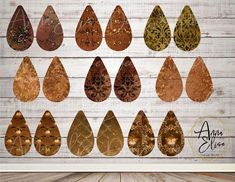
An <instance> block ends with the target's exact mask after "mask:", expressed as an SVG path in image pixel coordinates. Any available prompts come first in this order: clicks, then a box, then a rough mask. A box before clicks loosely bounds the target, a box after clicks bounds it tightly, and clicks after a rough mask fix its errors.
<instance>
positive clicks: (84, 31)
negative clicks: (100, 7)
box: [75, 5, 102, 51]
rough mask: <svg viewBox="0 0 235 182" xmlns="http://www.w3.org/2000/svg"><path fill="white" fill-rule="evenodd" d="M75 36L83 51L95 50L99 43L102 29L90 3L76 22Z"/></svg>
mask: <svg viewBox="0 0 235 182" xmlns="http://www.w3.org/2000/svg"><path fill="white" fill-rule="evenodd" d="M75 38H76V42H77V45H78V46H79V47H80V48H81V49H83V50H85V51H92V50H95V49H97V48H98V47H99V46H100V44H101V41H102V29H101V27H100V23H99V21H98V19H97V17H96V15H95V12H94V10H93V9H92V7H91V6H90V5H88V6H87V7H86V9H85V10H84V12H83V14H82V16H81V18H80V21H79V22H78V25H77V29H76V33H75Z"/></svg>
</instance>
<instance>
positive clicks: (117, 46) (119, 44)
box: [105, 6, 132, 51]
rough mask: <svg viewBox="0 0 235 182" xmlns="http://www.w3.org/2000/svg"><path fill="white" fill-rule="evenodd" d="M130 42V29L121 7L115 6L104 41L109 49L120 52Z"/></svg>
mask: <svg viewBox="0 0 235 182" xmlns="http://www.w3.org/2000/svg"><path fill="white" fill-rule="evenodd" d="M131 40H132V32H131V27H130V24H129V22H128V19H127V17H126V15H125V13H124V11H123V10H122V8H121V6H116V8H115V9H114V11H113V13H112V15H111V17H110V19H109V22H108V25H107V27H106V30H105V41H106V44H107V45H108V46H109V48H110V49H112V50H115V51H122V50H124V49H126V48H127V47H129V45H130V44H131Z"/></svg>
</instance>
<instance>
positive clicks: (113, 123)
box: [97, 111, 124, 156]
mask: <svg viewBox="0 0 235 182" xmlns="http://www.w3.org/2000/svg"><path fill="white" fill-rule="evenodd" d="M123 144H124V138H123V134H122V130H121V128H120V125H119V123H118V121H117V119H116V117H115V115H114V113H113V112H112V111H108V113H107V114H106V116H105V118H104V121H103V122H102V124H101V126H100V129H99V132H98V135H97V146H98V148H99V150H100V152H101V153H102V154H104V155H106V156H115V155H117V154H118V153H119V152H120V151H121V150H122V148H123Z"/></svg>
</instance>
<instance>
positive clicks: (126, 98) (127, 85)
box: [114, 57, 141, 102]
mask: <svg viewBox="0 0 235 182" xmlns="http://www.w3.org/2000/svg"><path fill="white" fill-rule="evenodd" d="M114 91H115V94H116V96H117V97H118V98H119V99H120V100H121V101H123V102H131V101H134V100H135V99H137V98H138V96H139V95H140V91H141V83H140V78H139V75H138V72H137V71H136V69H135V66H134V64H133V63H132V61H131V58H130V57H125V59H124V61H123V63H122V65H121V67H120V68H119V71H118V73H117V76H116V79H115V82H114Z"/></svg>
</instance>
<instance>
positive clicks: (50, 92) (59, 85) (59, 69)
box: [43, 57, 70, 102]
mask: <svg viewBox="0 0 235 182" xmlns="http://www.w3.org/2000/svg"><path fill="white" fill-rule="evenodd" d="M69 90H70V84H69V78H68V75H67V73H66V71H65V69H64V67H63V65H62V63H61V62H60V60H59V58H58V57H54V58H53V60H52V62H51V64H50V66H49V68H48V70H47V73H46V76H45V78H44V81H43V93H44V95H45V96H46V98H47V99H48V100H50V101H52V102H60V101H62V100H64V99H65V98H66V97H67V96H68V94H69Z"/></svg>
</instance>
